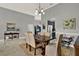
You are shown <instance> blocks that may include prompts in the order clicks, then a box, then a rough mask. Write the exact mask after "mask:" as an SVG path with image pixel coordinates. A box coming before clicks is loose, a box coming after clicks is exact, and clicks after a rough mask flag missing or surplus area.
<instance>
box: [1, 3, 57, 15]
mask: <svg viewBox="0 0 79 59" xmlns="http://www.w3.org/2000/svg"><path fill="white" fill-rule="evenodd" d="M57 4H58V3H40V5H41V7H42V8H43V9H44V10H46V9H48V8H50V7H53V6H55V5H57ZM38 5H39V3H0V7H4V8H7V9H11V10H14V11H18V12H22V13H26V14H29V15H33V16H34V15H35V14H34V12H35V9H36V8H38Z"/></svg>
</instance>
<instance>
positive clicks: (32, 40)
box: [28, 32, 36, 48]
mask: <svg viewBox="0 0 79 59" xmlns="http://www.w3.org/2000/svg"><path fill="white" fill-rule="evenodd" d="M28 36H29V44H30V45H31V46H32V47H33V48H35V47H36V46H35V39H34V35H33V33H32V32H29V33H28Z"/></svg>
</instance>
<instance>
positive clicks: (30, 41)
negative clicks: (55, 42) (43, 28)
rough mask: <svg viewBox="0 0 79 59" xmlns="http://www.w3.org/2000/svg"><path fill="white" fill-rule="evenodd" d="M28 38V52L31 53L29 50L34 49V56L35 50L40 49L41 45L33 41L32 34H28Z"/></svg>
mask: <svg viewBox="0 0 79 59" xmlns="http://www.w3.org/2000/svg"><path fill="white" fill-rule="evenodd" d="M28 36H29V45H30V51H31V48H34V55H36V49H38V48H40V47H41V46H42V44H41V43H40V44H36V40H35V38H34V35H33V33H32V32H29V33H28Z"/></svg>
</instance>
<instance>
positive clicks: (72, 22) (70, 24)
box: [63, 18, 76, 29]
mask: <svg viewBox="0 0 79 59" xmlns="http://www.w3.org/2000/svg"><path fill="white" fill-rule="evenodd" d="M63 25H64V29H76V18H70V19H65V20H64V24H63Z"/></svg>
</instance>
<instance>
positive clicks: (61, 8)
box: [42, 3, 79, 33]
mask: <svg viewBox="0 0 79 59" xmlns="http://www.w3.org/2000/svg"><path fill="white" fill-rule="evenodd" d="M45 13H46V14H45V15H43V16H42V20H43V23H45V24H46V20H50V19H51V18H55V19H56V20H55V21H56V31H57V32H66V33H67V32H68V33H79V4H78V3H69V4H68V3H63V4H58V5H56V6H55V7H52V8H49V9H47V10H46V11H45ZM71 17H75V18H76V29H71V30H64V29H63V21H64V19H65V18H71Z"/></svg>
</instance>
